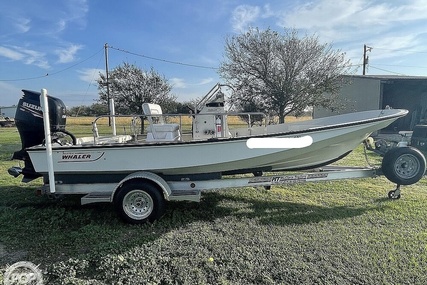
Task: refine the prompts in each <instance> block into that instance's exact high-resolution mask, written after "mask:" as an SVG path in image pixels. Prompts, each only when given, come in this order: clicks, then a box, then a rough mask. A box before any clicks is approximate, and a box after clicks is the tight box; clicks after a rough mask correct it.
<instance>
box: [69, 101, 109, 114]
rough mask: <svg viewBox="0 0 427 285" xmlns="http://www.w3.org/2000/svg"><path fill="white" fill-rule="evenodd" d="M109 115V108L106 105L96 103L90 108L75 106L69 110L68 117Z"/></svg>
mask: <svg viewBox="0 0 427 285" xmlns="http://www.w3.org/2000/svg"><path fill="white" fill-rule="evenodd" d="M106 114H108V108H107V106H106V105H105V104H99V103H94V104H92V105H90V106H84V105H81V106H74V107H72V108H71V109H69V110H67V116H71V117H77V116H100V115H106Z"/></svg>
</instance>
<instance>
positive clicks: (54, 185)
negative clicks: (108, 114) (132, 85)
mask: <svg viewBox="0 0 427 285" xmlns="http://www.w3.org/2000/svg"><path fill="white" fill-rule="evenodd" d="M220 89H221V85H219V84H217V85H216V86H215V87H214V88H213V89H212V90H211V91H210V92H209V93H208V94H207V95H206V96H205V98H204V99H203V100H202V101H201V103H202V104H199V107H200V111H199V110H198V109H199V108H197V107H196V112H194V113H192V114H191V118H192V122H191V124H192V125H191V126H192V131H191V135H185V134H183V133H182V124H180V123H179V122H181V119H179V122H178V123H175V122H174V123H171V122H168V121H167V120H166V115H165V114H162V110H161V107H160V106H159V105H156V104H148V103H144V104H143V111H144V114H138V115H134V116H133V117H132V118H133V119H132V124H133V125H132V126H130V128H129V129H130V130H132V133H130V134H125V135H117V134H116V130H115V124H114V122H115V118H116V117H119V116H112V118H113V135H112V136H109V137H101V136H99V135H98V128H97V121H98V119H96V120H95V121H94V122H93V137H85V138H76V137H75V136H74V135H73V134H72V133H70V132H68V131H67V130H66V128H65V127H66V116H65V105H64V104H63V102H62V101H61V100H59V99H58V98H54V97H51V96H47V94H46V91H45V89H43V90H42V92H41V93H39V92H33V91H27V90H23V92H24V95H23V97H22V98H21V99H20V101H19V103H18V108H17V112H16V116H15V123H16V126H17V128H18V131H19V133H20V136H21V142H22V149H21V150H19V151H17V152H15V153H14V155H13V159H18V160H23V161H24V162H25V166H24V168H20V167H12V168H10V169H9V173H10V174H11V175H13V176H15V177H17V176H19V175H20V174H22V175H23V177H24V178H23V181H30V180H32V179H35V178H37V177H43V182H44V186H43V192H44V193H45V194H80V195H85V196H83V197H82V200H81V201H82V204H86V203H94V202H113V203H114V204H115V206H116V209H117V211H118V213H119V214H120V216H121V217H122V218H124V219H125V220H126V221H128V222H131V223H142V222H145V221H147V220H148V221H153V220H155V219H157V218H159V217H160V216H161V215H162V213H163V210H164V207H165V200H191V201H199V199H200V194H201V191H202V190H208V189H218V188H226V187H242V186H266V187H269V186H271V185H274V184H285V183H294V182H304V181H322V180H330V179H341V178H353V177H354V178H356V177H372V176H375V175H378V174H384V175H385V176H386V177H387V178H388V179H389V180H390V181H392V182H394V183H396V184H397V188H396V190H394V191H390V192H389V197H390V198H399V197H400V185H409V184H413V183H416V182H417V181H418V180H419V179H421V177H422V176H423V174H424V172H425V168H426V161H425V158H424V156H423V155H422V154H421V153H420V152H419V151H418V150H416V149H414V148H411V147H404V148H396V149H392V150H391V151H389V152H388V153H387V154H386V155H385V157H384V159H383V163H382V168H381V169H371V168H369V169H359V170H355V171H350V170H347V171H344V172H342V171H331V172H328V171H325V172H316V173H307V172H302V174H291V175H283V176H281V175H279V176H278V175H273V176H263V173H265V172H273V171H274V172H277V171H291V170H292V171H296V170H307V169H313V168H316V167H321V166H325V165H328V164H330V163H332V162H334V161H337V160H339V159H340V158H342V157H344V156H345V155H347V154H348V153H350V152H351V151H352V150H353V149H355V148H356V147H358V146H359V145H360V144H361V143H362V142H364V141H365V140H366V139H367V138H368V137H369V135H370V134H371V133H372V132H375V131H377V130H379V129H382V128H384V127H386V126H388V125H389V124H390V123H392V122H393V121H395V120H397V119H398V118H400V117H403V116H405V115H406V114H407V113H408V111H406V110H400V109H385V110H372V111H364V112H358V113H351V114H345V115H338V116H333V117H327V118H320V119H313V120H308V121H302V122H293V123H284V124H276V125H267V124H264V125H261V126H253V125H252V124H251V123H249V124H248V126H247V127H243V128H242V127H238V128H231V127H230V126H229V124H228V123H227V120H228V118H229V117H230V116H231V115H239V116H247V118H248V120H249V121H251V118H253V116H258V117H259V116H260V114H259V113H257V114H250V113H245V114H236V113H226V112H225V107H224V96H223V94H222V92H221V90H220ZM43 102H45V103H44V104H43ZM200 105H201V106H200ZM174 116H177V115H174ZM182 116H184V115H182ZM185 116H186V117H188V116H189V114H186V115H185ZM251 116H252V117H251ZM144 117H145V118H146V120H147V121H148V123H149V125H148V127H147V128H146V131H145V132H143V133H141V128H138V127H136V125H135V121H136V120H140V119H141V118H142V120H144ZM43 118H44V119H43ZM180 118H181V117H180ZM44 130H50V132H45V131H44ZM64 137H69V138H71V139H69V140H64V139H63V138H64ZM245 173H253V174H254V176H253V177H243V178H233V177H232V178H227V179H223V177H226V176H227V175H232V174H245ZM227 177H228V176H227Z"/></svg>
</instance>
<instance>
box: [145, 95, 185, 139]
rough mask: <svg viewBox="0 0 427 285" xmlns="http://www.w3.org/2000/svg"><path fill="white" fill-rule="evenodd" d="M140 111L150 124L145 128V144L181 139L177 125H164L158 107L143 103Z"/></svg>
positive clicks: (160, 110)
mask: <svg viewBox="0 0 427 285" xmlns="http://www.w3.org/2000/svg"><path fill="white" fill-rule="evenodd" d="M142 111H143V112H144V115H146V116H147V119H148V121H149V122H150V126H149V127H148V128H147V142H156V141H179V140H180V139H181V134H180V131H179V124H165V122H164V119H163V116H162V115H163V113H162V108H161V107H160V105H158V104H151V103H144V104H142ZM156 115H158V116H156Z"/></svg>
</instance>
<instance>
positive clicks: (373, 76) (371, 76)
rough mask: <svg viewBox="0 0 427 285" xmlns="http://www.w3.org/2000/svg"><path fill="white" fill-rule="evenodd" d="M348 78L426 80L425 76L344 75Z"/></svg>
mask: <svg viewBox="0 0 427 285" xmlns="http://www.w3.org/2000/svg"><path fill="white" fill-rule="evenodd" d="M346 76H349V77H358V78H372V79H379V80H396V79H402V80H427V76H408V75H346Z"/></svg>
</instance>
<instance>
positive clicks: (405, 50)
mask: <svg viewBox="0 0 427 285" xmlns="http://www.w3.org/2000/svg"><path fill="white" fill-rule="evenodd" d="M375 49H380V50H389V51H401V52H407V53H427V51H416V50H407V49H390V48H382V47H375Z"/></svg>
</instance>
